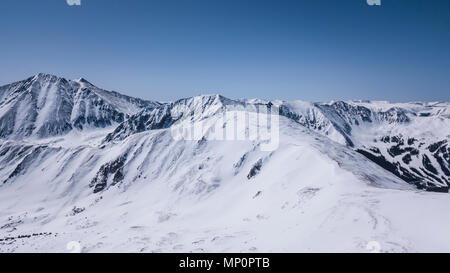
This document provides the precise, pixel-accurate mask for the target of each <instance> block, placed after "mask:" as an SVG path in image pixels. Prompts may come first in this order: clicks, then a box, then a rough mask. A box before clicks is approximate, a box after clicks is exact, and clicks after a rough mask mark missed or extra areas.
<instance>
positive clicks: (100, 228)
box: [0, 73, 450, 252]
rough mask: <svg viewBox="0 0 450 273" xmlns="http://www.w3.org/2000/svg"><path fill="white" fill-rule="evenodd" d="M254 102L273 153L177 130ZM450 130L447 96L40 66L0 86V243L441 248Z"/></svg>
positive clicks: (167, 248) (446, 225)
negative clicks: (234, 90)
mask: <svg viewBox="0 0 450 273" xmlns="http://www.w3.org/2000/svg"><path fill="white" fill-rule="evenodd" d="M254 106H258V107H269V106H270V107H272V106H273V107H276V108H277V109H278V110H279V111H278V113H279V145H278V148H277V149H275V150H273V151H264V149H260V147H261V146H262V145H264V141H263V140H258V139H256V140H240V141H226V140H223V141H221V140H210V139H209V138H208V136H207V134H209V133H210V132H205V135H204V136H202V137H201V138H200V140H176V139H174V138H173V135H172V131H171V129H172V128H173V127H174V126H177V125H179V124H182V123H183V122H190V123H194V124H196V123H200V122H201V123H207V124H211V125H213V126H216V127H222V128H227V127H229V126H230V124H233V122H232V121H231V120H229V119H227V118H223V117H224V116H226V115H224V112H225V111H226V110H227V109H229V108H230V107H254ZM241 129H242V128H241ZM236 130H239V128H237V129H236ZM243 130H245V128H244V129H243ZM237 133H242V132H237ZM244 134H245V132H244ZM449 141H450V102H411V103H389V102H384V101H332V102H326V103H310V102H303V101H281V100H276V101H264V100H260V99H229V98H225V97H223V96H221V95H201V96H197V97H191V98H183V99H180V100H177V101H173V102H165V103H161V102H156V101H147V100H143V99H138V98H133V97H129V96H126V95H122V94H120V93H117V92H113V91H107V90H103V89H101V88H98V87H96V86H94V85H93V84H91V83H89V82H88V81H87V80H85V79H82V78H81V79H78V80H67V79H64V78H60V77H57V76H53V75H48V74H43V73H41V74H38V75H35V76H33V77H30V78H28V79H26V80H23V81H20V82H15V83H12V84H8V85H5V86H2V87H0V252H67V251H69V250H71V247H70V246H73V243H74V242H77V243H76V244H77V245H79V246H80V248H79V249H78V250H79V251H81V252H369V251H372V250H374V248H375V250H377V251H381V252H449V251H450V237H449V236H448V231H449V230H450V217H449V216H450V215H449V213H447V209H448V208H449V207H450V196H449V195H448V186H449V185H450V144H449ZM374 246H376V247H374Z"/></svg>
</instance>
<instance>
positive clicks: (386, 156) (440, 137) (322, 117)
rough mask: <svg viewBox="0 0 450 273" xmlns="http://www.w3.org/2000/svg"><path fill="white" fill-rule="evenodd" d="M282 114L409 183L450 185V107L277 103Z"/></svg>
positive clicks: (412, 104)
mask: <svg viewBox="0 0 450 273" xmlns="http://www.w3.org/2000/svg"><path fill="white" fill-rule="evenodd" d="M279 105H280V114H282V115H285V116H287V117H290V118H292V119H293V120H296V121H297V122H299V123H300V124H302V125H304V126H306V127H308V128H311V129H313V130H315V131H318V132H320V133H321V134H323V135H326V136H328V137H329V138H330V139H332V140H334V141H337V142H339V143H341V144H344V145H347V146H349V147H351V148H353V149H355V150H357V151H358V152H360V153H361V154H363V155H365V156H366V157H367V158H369V159H371V160H372V161H374V162H375V163H377V164H379V165H380V166H382V167H383V168H385V169H386V170H388V171H390V172H392V173H394V174H395V175H397V176H398V177H400V178H402V179H403V180H405V181H406V182H409V183H413V184H416V185H418V186H419V187H423V186H425V187H427V185H428V186H429V185H435V186H438V187H442V186H448V185H450V171H449V170H450V161H449V149H450V147H448V146H447V143H448V141H449V140H450V104H449V103H401V104H391V103H387V102H357V101H352V102H332V103H314V104H312V103H305V102H279Z"/></svg>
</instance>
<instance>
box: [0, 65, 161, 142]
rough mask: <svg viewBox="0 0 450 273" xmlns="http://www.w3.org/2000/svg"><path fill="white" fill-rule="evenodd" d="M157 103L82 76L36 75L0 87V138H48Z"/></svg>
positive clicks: (104, 122) (108, 122)
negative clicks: (113, 90) (112, 89)
mask: <svg viewBox="0 0 450 273" xmlns="http://www.w3.org/2000/svg"><path fill="white" fill-rule="evenodd" d="M158 105H159V103H157V102H151V101H145V100H141V99H137V98H132V97H129V96H125V95H122V94H119V93H117V92H112V91H106V90H103V89H100V88H98V87H95V86H94V85H92V84H91V83H89V82H88V81H86V80H84V79H79V80H74V81H72V80H66V79H64V78H59V77H56V76H53V75H48V74H42V73H40V74H38V75H36V76H33V77H30V78H28V79H26V80H23V81H20V82H16V83H12V84H9V85H5V86H2V87H0V137H2V138H11V139H15V138H21V137H31V136H33V137H37V138H43V137H50V136H56V135H63V134H65V133H67V132H69V131H71V130H73V129H79V130H82V129H85V128H102V127H107V126H111V125H114V124H118V123H120V122H123V121H124V120H125V119H126V118H127V117H128V116H130V115H133V114H135V113H137V112H138V111H141V110H142V109H144V108H152V107H155V106H158Z"/></svg>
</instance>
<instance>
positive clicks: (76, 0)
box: [66, 0, 81, 6]
mask: <svg viewBox="0 0 450 273" xmlns="http://www.w3.org/2000/svg"><path fill="white" fill-rule="evenodd" d="M66 2H67V5H69V6H73V5H75V6H81V0H66Z"/></svg>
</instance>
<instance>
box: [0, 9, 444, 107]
mask: <svg viewBox="0 0 450 273" xmlns="http://www.w3.org/2000/svg"><path fill="white" fill-rule="evenodd" d="M81 1H82V2H81V4H82V5H81V6H69V5H67V3H66V1H65V0H2V1H1V5H0V11H1V16H0V85H3V84H6V83H10V82H13V81H17V80H21V79H24V78H26V77H28V76H30V75H34V74H36V73H38V72H45V73H51V74H56V75H59V76H63V77H67V78H69V79H74V78H78V77H84V78H86V79H88V80H89V81H91V82H92V83H94V84H95V85H97V86H99V87H102V88H105V89H112V90H117V91H120V92H122V93H125V94H128V95H132V96H137V97H142V98H145V99H156V100H173V99H177V98H181V97H188V96H192V95H197V94H200V93H221V94H223V95H225V96H227V97H231V98H243V97H247V98H253V97H259V98H265V99H275V98H280V99H285V100H292V99H301V100H308V101H328V100H332V99H335V100H336V99H344V100H347V99H378V100H391V101H416V100H428V101H435V100H444V101H450V1H448V0H432V1H425V0H381V1H382V5H381V6H368V5H367V4H366V1H365V0H309V1H302V0H294V1H287V0H286V1H284V0H271V1H266V0H176V1H175V0H160V1H153V0H142V1H138V0H126V1H125V0H121V1H120V0H81Z"/></svg>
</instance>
